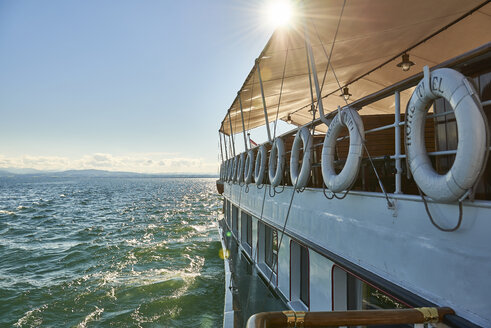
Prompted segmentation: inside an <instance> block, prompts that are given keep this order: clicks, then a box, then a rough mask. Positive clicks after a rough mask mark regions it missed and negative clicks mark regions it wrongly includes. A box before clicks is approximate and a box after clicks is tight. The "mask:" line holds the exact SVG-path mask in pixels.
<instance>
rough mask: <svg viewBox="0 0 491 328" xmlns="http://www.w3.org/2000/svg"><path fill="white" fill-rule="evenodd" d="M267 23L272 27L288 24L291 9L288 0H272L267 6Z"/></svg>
mask: <svg viewBox="0 0 491 328" xmlns="http://www.w3.org/2000/svg"><path fill="white" fill-rule="evenodd" d="M267 14H268V19H269V23H270V24H271V25H273V27H275V28H276V27H284V26H287V25H289V24H290V22H291V18H292V14H293V10H292V6H291V4H290V2H289V1H288V0H272V1H271V3H270V4H269V6H268V8H267Z"/></svg>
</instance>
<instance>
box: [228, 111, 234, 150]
mask: <svg viewBox="0 0 491 328" xmlns="http://www.w3.org/2000/svg"><path fill="white" fill-rule="evenodd" d="M228 121H229V123H230V137H231V138H232V142H231V144H232V145H231V148H232V150H233V157H235V141H234V131H233V130H232V117H231V116H230V110H229V111H228Z"/></svg>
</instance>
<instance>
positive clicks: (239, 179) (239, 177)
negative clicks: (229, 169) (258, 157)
mask: <svg viewBox="0 0 491 328" xmlns="http://www.w3.org/2000/svg"><path fill="white" fill-rule="evenodd" d="M244 162H245V153H241V154H240V155H239V167H238V168H237V182H238V183H241V182H243V181H244V164H245V163H244Z"/></svg>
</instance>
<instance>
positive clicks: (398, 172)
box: [394, 91, 402, 194]
mask: <svg viewBox="0 0 491 328" xmlns="http://www.w3.org/2000/svg"><path fill="white" fill-rule="evenodd" d="M394 96H395V120H394V129H395V139H396V140H395V148H396V149H395V155H396V156H395V160H396V190H395V193H396V194H401V193H402V187H401V177H402V166H401V126H400V124H399V123H400V122H401V96H400V93H399V91H396V92H395V94H394Z"/></svg>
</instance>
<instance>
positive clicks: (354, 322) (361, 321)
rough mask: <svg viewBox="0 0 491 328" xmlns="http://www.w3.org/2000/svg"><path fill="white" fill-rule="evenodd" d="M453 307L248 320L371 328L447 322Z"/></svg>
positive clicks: (256, 327) (255, 327) (252, 327)
mask: <svg viewBox="0 0 491 328" xmlns="http://www.w3.org/2000/svg"><path fill="white" fill-rule="evenodd" d="M453 314H455V312H454V311H453V310H452V309H451V308H446V307H441V308H414V309H395V310H361V311H358V310H357V311H332V312H295V311H282V312H262V313H256V314H254V315H253V316H251V317H250V318H249V320H248V321H247V328H275V327H339V326H370V325H404V324H409V325H410V324H413V325H414V326H415V327H423V325H424V324H425V323H438V322H443V320H444V317H445V316H446V315H453Z"/></svg>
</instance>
